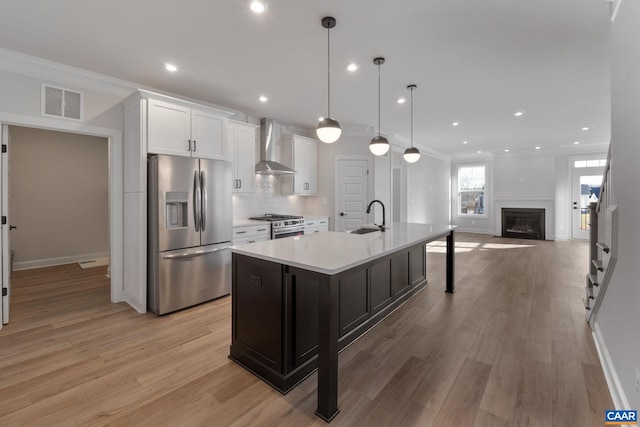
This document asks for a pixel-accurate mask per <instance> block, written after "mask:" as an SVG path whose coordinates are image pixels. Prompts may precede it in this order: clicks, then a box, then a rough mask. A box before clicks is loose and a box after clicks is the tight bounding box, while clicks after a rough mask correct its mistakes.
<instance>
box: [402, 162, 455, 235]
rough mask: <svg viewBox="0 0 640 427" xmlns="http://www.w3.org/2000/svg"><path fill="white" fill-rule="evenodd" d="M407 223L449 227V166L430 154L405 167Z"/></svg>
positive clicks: (449, 164) (448, 163) (449, 163)
mask: <svg viewBox="0 0 640 427" xmlns="http://www.w3.org/2000/svg"><path fill="white" fill-rule="evenodd" d="M406 173H407V190H406V193H407V221H408V222H418V223H425V224H449V206H450V199H449V189H450V184H449V181H450V178H451V162H450V160H448V159H439V158H436V157H433V156H431V155H429V154H424V153H423V154H422V155H421V156H420V160H418V161H417V162H416V163H413V164H406Z"/></svg>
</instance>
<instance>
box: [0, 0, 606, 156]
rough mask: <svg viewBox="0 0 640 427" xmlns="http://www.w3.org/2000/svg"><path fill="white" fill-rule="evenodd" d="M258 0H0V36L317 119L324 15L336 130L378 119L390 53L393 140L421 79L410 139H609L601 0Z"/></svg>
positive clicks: (242, 103) (494, 144)
mask: <svg viewBox="0 0 640 427" xmlns="http://www.w3.org/2000/svg"><path fill="white" fill-rule="evenodd" d="M267 3H268V9H267V11H266V12H265V13H263V14H262V15H256V14H254V13H252V12H251V11H250V10H249V8H248V4H249V1H248V0H213V1H212V0H206V1H204V0H187V1H162V2H159V1H157V0H134V1H132V0H108V1H101V2H95V1H87V0H57V1H51V0H21V1H11V2H3V6H2V10H1V11H0V46H1V47H4V48H6V49H10V50H14V51H17V52H22V53H26V54H29V55H33V56H37V57H41V58H45V59H49V60H52V61H56V62H60V63H63V64H68V65H72V66H75V67H79V68H83V69H86V70H90V71H94V72H98V73H102V74H106V75H108V76H112V77H116V78H119V79H123V80H127V81H130V82H134V83H136V84H140V85H145V86H148V87H152V88H156V89H159V90H162V91H168V92H172V93H174V94H177V95H182V96H186V97H191V98H195V99H200V100H203V101H207V102H210V103H214V104H218V105H223V106H227V107H231V108H235V109H238V110H241V111H244V112H246V113H248V114H250V115H253V116H256V117H271V118H274V119H276V120H278V121H279V122H282V123H285V124H289V125H295V126H299V127H303V128H314V127H315V126H316V124H317V118H318V117H319V116H322V115H325V114H326V108H327V80H326V78H327V30H325V29H324V28H322V26H321V24H320V20H321V18H322V17H323V16H327V15H331V16H334V17H335V18H336V20H337V26H336V28H334V29H332V30H331V51H332V52H331V63H332V73H331V77H332V87H331V93H332V108H331V112H332V116H334V117H335V118H336V119H337V120H338V121H339V122H340V123H341V124H342V126H343V127H350V126H355V127H361V126H373V127H377V67H376V66H375V65H373V58H374V57H376V56H384V57H385V58H386V63H385V64H384V65H382V68H381V72H382V94H381V98H382V131H383V133H385V132H386V133H389V134H391V135H392V136H393V137H394V138H395V139H396V141H401V142H405V143H408V141H409V135H410V129H409V120H410V107H409V103H406V104H404V105H399V104H397V103H396V99H397V98H398V97H400V96H406V97H408V96H409V91H408V90H406V86H407V85H408V84H410V83H415V84H417V85H418V88H417V89H416V90H415V91H414V142H415V143H416V144H419V145H420V146H423V147H428V148H431V149H434V150H436V151H439V152H441V153H444V154H446V155H448V156H462V155H466V154H473V153H476V152H477V151H478V150H482V151H483V152H485V153H486V152H496V153H497V152H502V151H503V150H504V149H506V148H510V149H511V151H512V152H518V151H521V152H526V151H528V150H531V151H533V147H534V146H536V145H540V146H542V147H543V148H544V149H551V148H557V147H574V144H573V143H574V141H580V142H581V144H580V147H584V146H588V145H594V144H602V143H608V142H609V135H610V101H609V95H610V83H609V81H610V79H609V75H610V71H609V31H610V28H609V24H610V23H609V20H608V17H609V15H608V6H607V3H606V2H605V0H560V1H559V0H529V1H523V0H440V1H435V0H403V1H389V0H367V1H365V0H348V1H345V0H323V1H318V0H267ZM165 62H172V63H175V64H176V65H177V66H178V67H179V70H178V72H177V73H174V74H170V73H168V72H167V71H165V70H164V68H163V64H164V63H165ZM350 62H356V63H358V64H359V65H360V68H359V70H357V71H356V72H355V73H350V72H348V71H347V70H346V66H347V64H348V63H350ZM261 94H264V95H266V96H268V98H269V101H268V102H267V103H265V104H262V103H260V102H259V101H258V97H259V95H261ZM519 110H520V111H524V112H525V114H524V115H523V116H522V117H519V118H517V117H514V116H513V113H514V112H515V111H519ZM454 121H457V122H460V125H459V126H457V127H453V126H451V123H452V122H454ZM585 126H588V127H589V128H590V130H588V131H582V130H581V128H583V127H585ZM464 140H467V141H468V144H466V145H464V144H462V141H464ZM363 143H367V141H363Z"/></svg>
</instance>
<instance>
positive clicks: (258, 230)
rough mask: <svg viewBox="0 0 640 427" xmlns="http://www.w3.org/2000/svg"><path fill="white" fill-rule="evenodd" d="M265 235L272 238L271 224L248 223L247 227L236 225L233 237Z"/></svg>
mask: <svg viewBox="0 0 640 427" xmlns="http://www.w3.org/2000/svg"><path fill="white" fill-rule="evenodd" d="M258 235H265V236H269V238H271V225H270V224H265V225H248V226H246V227H235V228H234V229H233V239H234V240H235V239H237V238H244V237H249V236H258Z"/></svg>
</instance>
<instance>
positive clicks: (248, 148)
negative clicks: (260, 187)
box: [236, 126, 256, 193]
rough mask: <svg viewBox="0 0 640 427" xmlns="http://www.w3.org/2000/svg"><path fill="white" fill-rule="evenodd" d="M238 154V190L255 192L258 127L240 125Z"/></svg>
mask: <svg viewBox="0 0 640 427" xmlns="http://www.w3.org/2000/svg"><path fill="white" fill-rule="evenodd" d="M237 147H238V154H237V157H236V161H237V163H236V164H237V169H236V176H237V179H238V180H239V182H238V192H240V193H253V189H254V185H253V182H254V180H255V176H256V128H255V127H253V126H252V127H246V126H239V127H238V144H237Z"/></svg>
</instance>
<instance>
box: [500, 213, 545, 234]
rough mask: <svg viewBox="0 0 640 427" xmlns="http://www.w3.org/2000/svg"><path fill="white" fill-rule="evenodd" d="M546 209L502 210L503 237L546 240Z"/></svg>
mask: <svg viewBox="0 0 640 427" xmlns="http://www.w3.org/2000/svg"><path fill="white" fill-rule="evenodd" d="M544 211H545V210H544V209H533V208H502V237H512V238H516V239H536V240H544V239H545V230H544V222H545V218H544Z"/></svg>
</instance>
